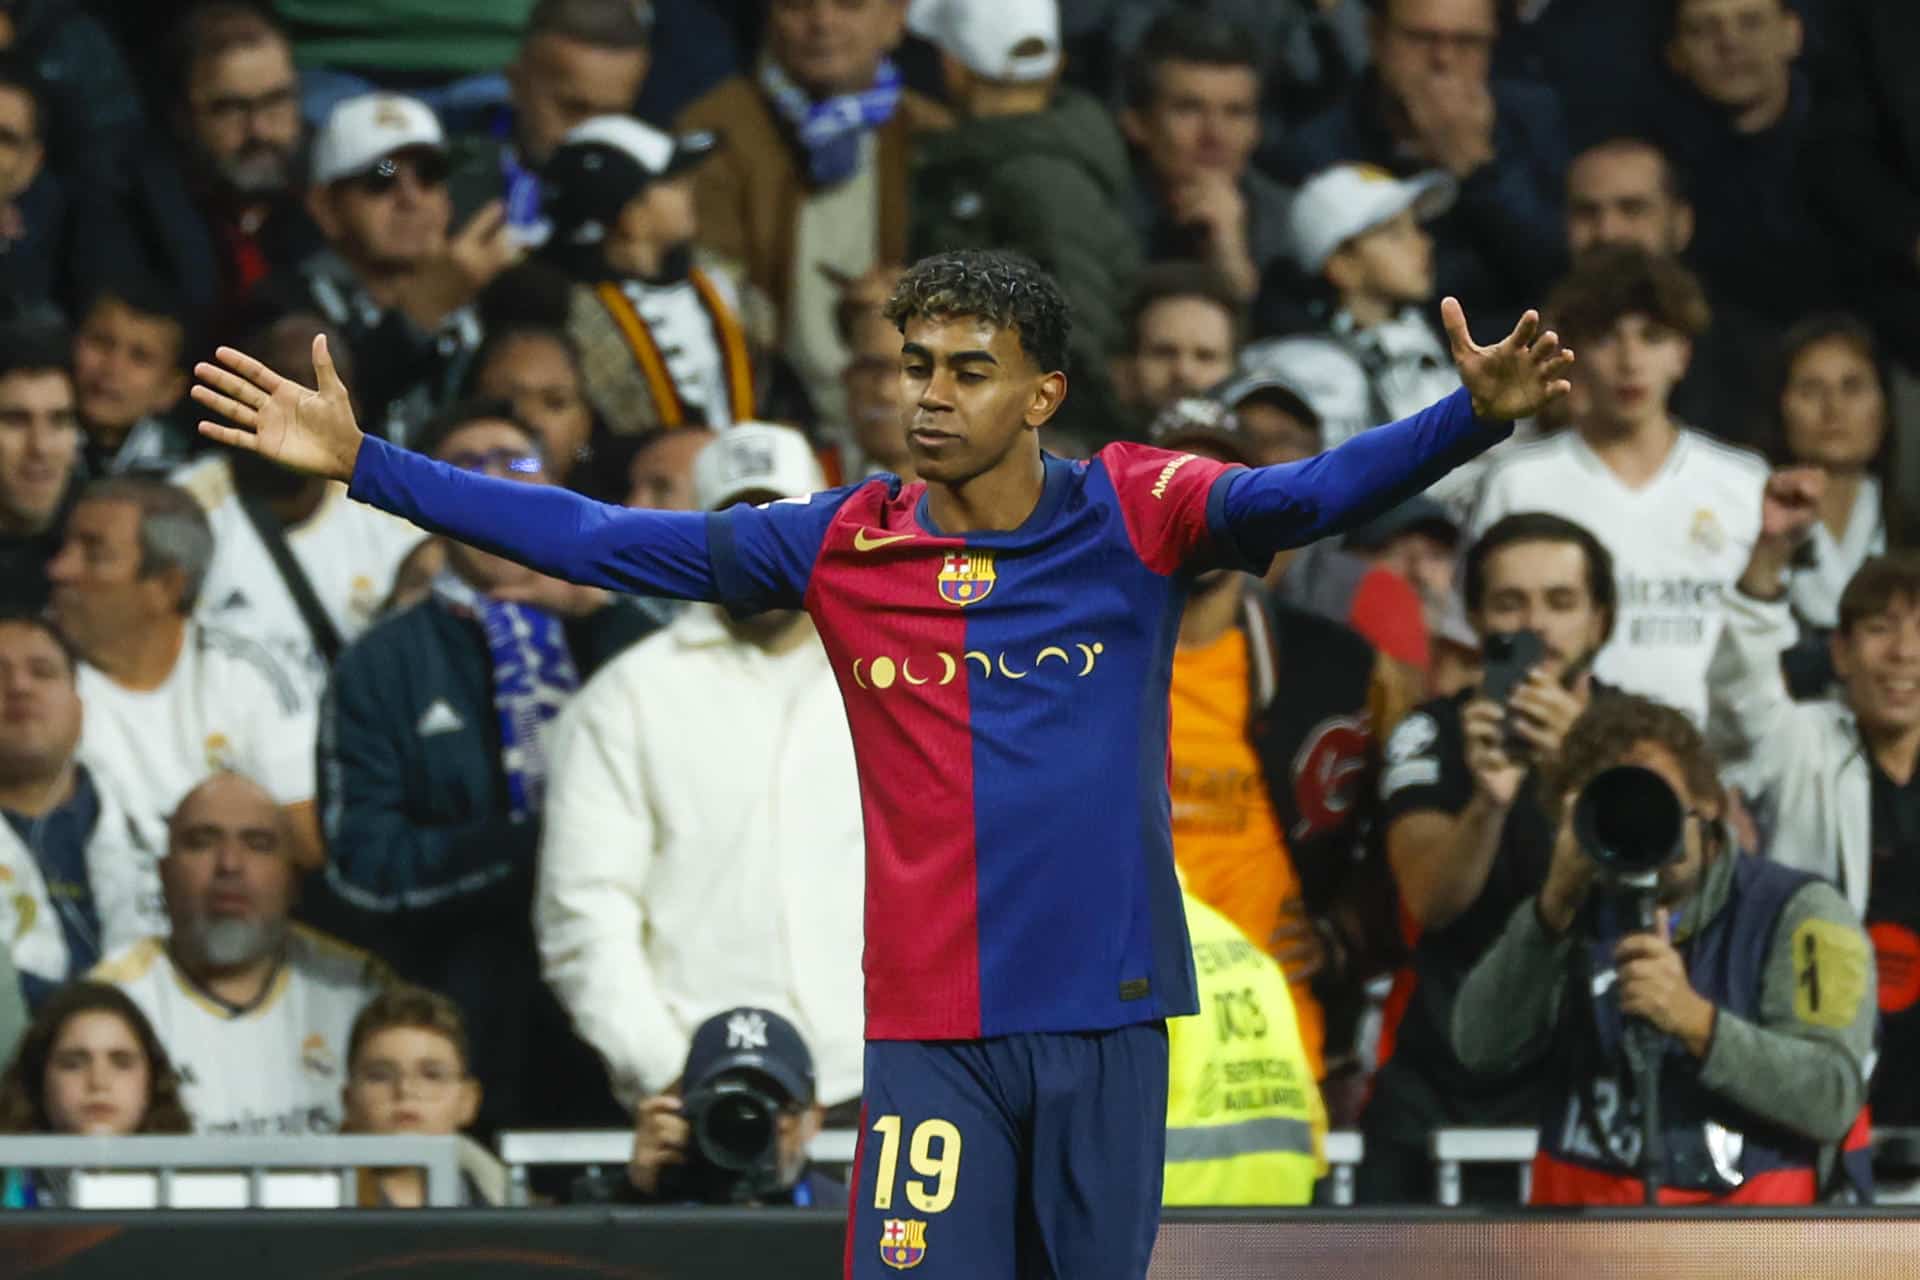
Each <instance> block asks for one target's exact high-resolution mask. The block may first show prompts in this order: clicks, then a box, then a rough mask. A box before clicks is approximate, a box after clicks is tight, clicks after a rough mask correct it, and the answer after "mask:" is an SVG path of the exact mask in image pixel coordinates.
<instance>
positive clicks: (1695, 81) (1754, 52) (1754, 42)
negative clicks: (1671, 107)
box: [1667, 0, 1801, 111]
mask: <svg viewBox="0 0 1920 1280" xmlns="http://www.w3.org/2000/svg"><path fill="white" fill-rule="evenodd" d="M1800 38H1801V29H1800V19H1799V18H1798V17H1797V16H1795V14H1794V12H1793V10H1792V9H1791V8H1789V7H1788V5H1787V2H1786V0H1679V2H1678V3H1677V4H1675V6H1674V14H1673V39H1672V41H1671V42H1670V43H1669V44H1668V45H1667V60H1668V61H1669V63H1671V65H1672V67H1673V69H1674V70H1675V71H1676V72H1678V73H1679V75H1680V77H1681V78H1682V79H1684V80H1686V81H1687V82H1688V83H1690V84H1692V85H1693V87H1694V88H1695V89H1697V90H1699V91H1700V94H1701V96H1703V97H1705V98H1706V99H1707V100H1709V101H1710V102H1714V103H1717V104H1718V105H1720V106H1722V107H1725V108H1727V109H1728V110H1730V111H1739V110H1742V109H1745V108H1748V107H1752V106H1755V105H1757V104H1759V103H1762V102H1767V101H1774V100H1784V98H1785V97H1786V94H1787V91H1788V88H1787V86H1788V78H1789V76H1790V74H1791V71H1790V68H1791V67H1792V65H1793V60H1794V59H1795V58H1796V57H1798V56H1799V54H1800Z"/></svg>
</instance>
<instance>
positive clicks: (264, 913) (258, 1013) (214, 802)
mask: <svg viewBox="0 0 1920 1280" xmlns="http://www.w3.org/2000/svg"><path fill="white" fill-rule="evenodd" d="M288 855H289V850H288V841H287V831H286V820H285V817H284V815H283V814H282V813H281V812H280V810H279V809H278V808H277V807H276V806H275V804H274V800H273V797H272V796H270V795H269V794H267V792H266V791H265V790H264V789H263V788H261V787H260V786H259V785H258V784H257V783H254V782H252V781H250V780H249V779H247V778H246V777H244V776H242V775H240V774H233V773H219V774H215V775H214V776H213V777H211V778H209V779H207V780H206V781H205V782H202V783H201V784H200V785H199V786H197V787H195V788H194V789H193V790H192V791H190V792H188V793H187V795H186V797H185V798H184V799H182V800H181V802H180V805H179V807H178V808H177V809H176V810H175V811H174V813H173V817H172V820H171V821H170V822H169V823H168V827H167V856H166V858H165V860H164V861H163V862H162V863H161V864H160V878H161V883H162V885H163V887H164V889H165V893H166V907H167V918H168V920H169V921H170V922H171V926H172V932H171V935H170V936H169V937H167V938H159V937H150V938H144V939H142V940H140V941H138V942H135V943H133V944H132V945H131V946H128V947H126V948H124V949H122V950H121V951H119V952H117V953H115V954H114V955H112V956H109V957H108V958H107V959H106V960H103V961H102V962H101V963H100V964H99V965H98V966H96V967H95V969H94V970H93V972H92V973H91V974H90V975H88V976H90V977H92V978H94V979H96V980H98V981H102V982H111V983H113V984H114V985H115V986H117V987H119V988H120V989H121V990H123V991H125V992H126V993H127V994H128V995H129V996H131V997H132V998H133V1002H134V1003H135V1004H137V1005H139V1006H140V1009H141V1011H142V1012H143V1013H145V1014H146V1015H147V1018H148V1020H149V1021H151V1022H152V1023H153V1027H154V1030H155V1031H156V1032H158V1033H159V1036H160V1040H161V1042H162V1043H164V1044H165V1045H166V1046H167V1051H168V1053H169V1054H170V1055H171V1056H172V1058H173V1064H174V1067H175V1069H177V1070H178V1071H179V1072H180V1082H181V1092H182V1100H183V1101H184V1102H185V1103H186V1105H187V1110H188V1112H189V1113H190V1114H191V1115H192V1116H193V1119H194V1125H195V1127H196V1128H197V1129H198V1130H199V1131H200V1132H201V1133H230V1134H247V1135H259V1136H283V1135H293V1134H302V1133H331V1132H333V1131H334V1130H336V1129H338V1128H339V1127H340V1090H341V1086H342V1084H344V1083H345V1080H346V1058H347V1033H348V1031H349V1030H350V1029H351V1028H352V1026H353V1019H354V1016H355V1015H356V1014H358V1013H359V1011H360V1007H361V1006H362V1005H364V1004H365V1003H366V1002H367V1001H368V1000H370V999H371V998H372V997H373V996H374V994H375V993H376V992H377V991H378V990H379V989H380V988H381V987H382V986H384V985H385V984H386V982H387V975H386V973H385V972H384V970H383V969H382V968H381V967H380V966H379V965H378V964H377V963H376V962H375V961H373V960H372V959H371V958H369V957H368V956H367V955H366V954H365V953H363V952H360V951H356V950H355V949H353V948H352V947H348V946H346V945H345V944H343V943H340V942H337V941H335V940H334V939H332V938H329V937H327V936H325V935H324V934H318V933H314V932H313V931H311V930H309V929H306V928H303V927H301V926H299V925H295V924H292V923H291V922H290V921H289V919H288V912H289V910H290V909H291V907H292V905H293V897H294V879H295V875H294V864H293V861H292V859H291V858H290V857H289V856H288Z"/></svg>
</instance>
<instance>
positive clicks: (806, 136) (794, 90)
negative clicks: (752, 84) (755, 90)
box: [760, 58, 900, 187]
mask: <svg viewBox="0 0 1920 1280" xmlns="http://www.w3.org/2000/svg"><path fill="white" fill-rule="evenodd" d="M760 88H761V90H762V91H763V92H765V93H766V95H767V99H768V100H769V101H770V102H772V103H773V109H774V111H776V112H777V113H779V116H780V118H781V119H782V120H785V121H786V122H787V126H788V127H789V128H791V129H792V130H793V133H794V136H795V137H796V138H798V139H799V141H800V149H801V150H802V151H805V152H806V153H807V181H808V182H810V183H812V184H813V186H815V187H832V186H838V185H839V184H840V183H842V182H845V181H846V180H847V179H848V178H851V177H852V176H853V172H854V170H855V169H857V168H859V167H860V136H861V135H862V134H864V133H866V132H867V131H868V130H870V129H877V128H879V127H880V126H881V125H883V124H885V123H886V122H887V121H889V120H891V119H892V118H893V113H894V110H895V108H897V107H898V106H899V105H900V72H899V71H898V69H896V68H895V67H894V65H893V62H892V61H891V60H888V61H885V62H882V63H881V64H880V70H879V71H878V72H877V73H876V74H875V75H874V77H873V83H872V84H871V85H869V86H867V87H866V88H865V89H862V90H860V91H859V92H858V93H843V94H839V95H837V96H835V97H832V98H827V99H825V100H824V101H820V102H816V101H814V99H813V98H812V97H811V96H809V95H808V93H807V91H806V90H805V89H802V88H801V87H800V86H799V85H797V84H795V83H794V82H793V79H792V77H790V76H788V75H787V73H786V72H784V71H782V70H781V69H780V68H779V66H778V65H777V64H776V63H775V62H774V61H773V59H771V58H766V59H763V60H762V61H761V63H760Z"/></svg>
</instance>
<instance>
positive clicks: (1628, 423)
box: [1572, 315, 1693, 430]
mask: <svg viewBox="0 0 1920 1280" xmlns="http://www.w3.org/2000/svg"><path fill="white" fill-rule="evenodd" d="M1692 355H1693V344H1691V343H1690V342H1688V341H1687V340H1686V339H1685V338H1684V337H1682V336H1681V335H1680V334H1678V333H1675V332H1674V331H1673V330H1672V329H1669V328H1667V327H1666V326H1665V325H1662V324H1659V323H1658V322H1656V321H1654V320H1653V319H1651V318H1650V317H1647V316H1642V315H1628V316H1622V317H1621V318H1620V319H1619V320H1618V321H1617V322H1616V323H1615V324H1614V326H1613V327H1612V328H1611V329H1608V330H1605V331H1604V332H1602V333H1599V334H1596V335H1594V336H1593V337H1590V338H1588V339H1586V340H1585V341H1583V342H1582V343H1581V344H1580V363H1579V364H1578V365H1576V366H1575V371H1574V373H1573V375H1572V376H1573V377H1574V378H1575V379H1577V380H1578V382H1579V385H1580V386H1581V388H1582V389H1583V390H1584V391H1585V392H1586V394H1587V397H1588V404H1589V409H1588V413H1587V418H1588V419H1589V420H1591V421H1593V422H1595V423H1597V424H1598V425H1600V426H1603V427H1608V428H1614V429H1619V430H1632V429H1633V428H1635V427H1638V426H1641V425H1643V424H1645V423H1649V422H1658V421H1660V420H1661V419H1663V418H1664V417H1665V416H1666V413H1667V400H1668V398H1669V397H1671V396H1672V395H1673V388H1674V386H1675V385H1676V384H1677V383H1678V382H1679V381H1680V379H1681V378H1682V377H1684V376H1685V375H1686V372H1687V361H1688V360H1689V359H1690V358H1691V357H1692Z"/></svg>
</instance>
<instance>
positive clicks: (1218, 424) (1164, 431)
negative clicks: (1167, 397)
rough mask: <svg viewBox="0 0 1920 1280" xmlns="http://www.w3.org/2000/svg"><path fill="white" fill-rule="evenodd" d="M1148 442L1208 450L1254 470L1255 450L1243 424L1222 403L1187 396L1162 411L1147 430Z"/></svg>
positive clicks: (1168, 447)
mask: <svg viewBox="0 0 1920 1280" xmlns="http://www.w3.org/2000/svg"><path fill="white" fill-rule="evenodd" d="M1147 439H1148V441H1150V442H1151V443H1153V444H1156V445H1158V446H1160V447H1161V448H1162V449H1193V448H1199V449H1205V450H1209V451H1211V452H1215V453H1219V454H1221V455H1222V456H1223V457H1225V458H1226V460H1227V461H1228V462H1238V463H1240V464H1242V465H1243V466H1249V467H1251V466H1253V465H1254V461H1255V460H1254V456H1253V448H1252V446H1251V445H1249V444H1248V443H1247V438H1246V436H1244V435H1243V434H1241V431H1240V420H1239V419H1238V418H1236V417H1234V416H1233V411H1232V410H1230V409H1228V408H1227V407H1226V406H1225V405H1223V404H1221V403H1220V402H1219V401H1218V400H1215V399H1211V398H1209V397H1207V396H1183V397H1181V398H1180V399H1178V400H1175V401H1174V402H1173V403H1172V404H1170V405H1168V406H1167V407H1166V408H1164V409H1162V410H1161V411H1160V412H1159V413H1158V414H1157V415H1156V416H1155V417H1154V419H1153V424H1152V425H1151V426H1149V427H1148V428H1147Z"/></svg>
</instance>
